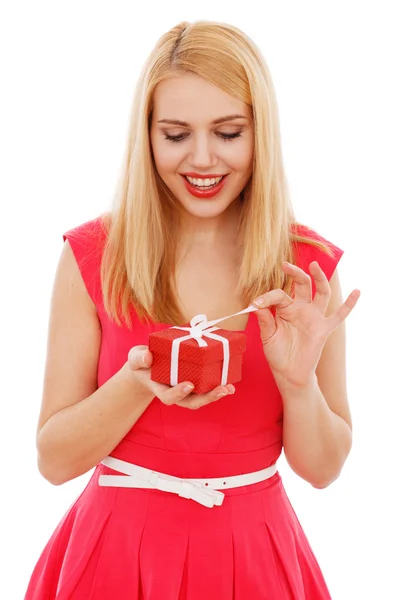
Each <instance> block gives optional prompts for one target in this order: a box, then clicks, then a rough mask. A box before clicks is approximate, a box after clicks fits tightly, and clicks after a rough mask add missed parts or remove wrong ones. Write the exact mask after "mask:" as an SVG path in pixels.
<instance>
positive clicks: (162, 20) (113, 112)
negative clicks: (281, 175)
mask: <svg viewBox="0 0 400 600" xmlns="http://www.w3.org/2000/svg"><path fill="white" fill-rule="evenodd" d="M397 8H398V3H397V2H395V1H394V2H388V1H386V2H385V1H382V0H380V1H379V2H377V1H376V2H361V1H360V2H357V1H351V0H347V1H336V2H335V3H333V2H329V3H328V2H321V1H314V2H311V1H307V0H303V1H302V2H296V1H293V2H288V1H282V0H281V1H280V2H272V1H265V0H264V1H263V2H254V1H253V2H252V1H249V0H246V2H237V3H235V2H232V1H229V2H228V1H225V0H220V2H216V1H215V0H213V1H212V2H210V1H205V0H203V1H202V2H201V3H191V2H188V1H187V0H185V1H184V2H178V1H174V0H169V1H168V2H134V1H133V0H132V1H131V2H125V1H114V2H104V1H96V2H94V1H87V0H81V1H79V2H78V1H76V0H73V1H71V0H70V1H69V2H54V1H53V2H50V1H48V2H45V1H43V0H36V2H28V1H26V2H21V1H20V2H18V1H13V2H11V0H9V1H8V2H3V3H2V5H1V14H0V44H1V47H0V56H1V59H2V65H1V86H2V92H1V99H0V102H1V105H2V106H1V111H0V130H1V136H0V159H1V163H0V164H1V180H0V185H1V190H0V194H1V235H0V244H1V248H0V260H1V272H2V279H1V295H0V301H1V316H2V327H1V338H0V344H1V357H2V358H1V363H0V365H1V367H0V368H1V420H0V428H1V431H0V433H1V435H0V444H1V460H0V464H1V477H0V481H1V506H2V513H1V523H0V525H1V534H0V544H1V548H0V550H1V553H2V556H1V560H0V564H1V571H2V573H1V577H0V588H1V589H0V597H1V598H4V600H19V599H22V598H23V595H24V590H25V588H26V585H27V583H28V579H29V577H30V574H31V571H32V569H33V567H34V564H35V562H36V561H37V559H38V558H39V554H40V552H41V551H42V549H43V547H44V545H45V543H46V541H47V539H48V537H49V536H50V535H51V533H52V531H53V530H54V528H55V526H56V524H57V523H58V521H59V519H60V518H61V517H62V515H63V514H64V512H65V511H66V510H67V508H68V507H69V506H70V504H71V503H72V502H73V501H74V499H75V498H76V497H77V495H78V494H79V493H80V491H81V490H82V489H83V487H84V485H85V483H86V481H87V480H88V478H89V474H87V475H84V476H82V477H80V478H79V479H77V480H75V481H72V482H69V483H67V484H65V485H64V486H61V487H53V486H51V485H50V484H49V483H47V482H46V481H45V480H44V479H42V478H41V476H40V475H39V474H38V472H37V469H36V454H35V428H36V421H37V417H38V412H39V406H40V399H41V384H42V376H43V367H44V359H45V347H46V334H47V319H48V308H49V300H50V294H51V287H52V283H53V277H54V271H55V267H56V264H57V261H58V257H59V254H60V251H61V246H62V241H61V240H62V233H63V232H64V231H65V230H67V229H68V228H70V227H73V226H75V225H78V224H79V223H82V222H84V221H86V220H88V219H91V218H94V217H96V216H97V215H98V214H99V213H100V212H102V211H103V210H105V209H107V208H108V206H109V204H110V200H111V198H112V195H113V193H114V189H115V184H116V180H117V177H118V173H119V167H120V163H121V160H122V154H123V150H124V144H125V139H126V132H127V126H128V113H129V110H130V105H131V100H132V94H133V89H134V85H135V83H136V78H137V76H138V73H139V70H140V68H141V66H142V64H143V62H144V60H145V58H146V56H147V54H148V53H149V51H150V49H151V48H152V46H153V45H154V43H155V42H156V40H157V38H158V37H159V36H160V35H161V34H162V33H163V32H164V31H166V30H167V29H169V28H170V27H172V26H173V25H175V24H177V23H178V22H180V21H182V20H185V19H188V20H195V19H198V18H205V19H207V20H221V21H225V22H228V23H231V24H233V25H237V26H239V27H241V28H242V29H243V30H244V31H245V32H246V33H247V34H249V35H250V36H251V37H252V38H253V39H254V41H255V42H256V43H257V44H258V45H259V47H260V48H261V50H262V52H263V53H264V55H265V57H266V60H267V63H268V64H269V66H270V69H271V72H272V76H273V80H274V82H275V86H276V91H277V96H278V103H279V107H280V121H281V130H282V140H283V149H284V160H285V166H286V171H287V176H288V180H289V183H290V190H291V195H292V200H293V204H294V206H295V209H296V211H297V216H298V218H299V219H300V220H302V221H303V222H305V223H307V224H308V225H310V226H312V227H314V228H315V229H317V230H318V231H319V232H320V233H321V234H322V235H324V236H325V237H327V238H328V239H330V240H331V241H333V242H334V243H336V244H337V245H339V246H341V247H342V248H344V249H345V251H346V253H345V256H344V257H343V259H342V261H341V264H340V274H341V279H342V287H343V292H344V294H346V295H347V294H348V293H350V291H351V290H352V289H353V288H355V287H358V288H360V289H361V291H362V297H361V300H360V302H359V305H358V306H357V308H356V310H355V311H354V313H353V314H352V315H351V316H350V317H349V319H348V324H347V332H348V392H349V400H350V404H351V408H352V415H353V420H354V444H353V449H352V452H351V455H350V457H349V459H348V461H347V463H346V465H345V468H344V470H343V472H342V475H341V477H340V478H339V480H337V481H336V482H335V483H334V484H333V485H332V486H330V487H329V488H328V489H325V490H322V491H320V490H315V489H313V488H312V487H310V486H309V485H308V484H306V483H305V482H304V481H302V480H300V479H299V478H298V477H297V476H296V475H295V474H293V473H292V472H290V471H289V469H288V467H287V465H286V463H285V462H284V459H281V461H280V471H281V474H282V476H283V478H284V481H285V483H286V488H287V491H288V494H289V497H290V499H291V501H292V502H293V504H294V507H295V509H296V511H297V514H298V516H299V518H300V521H301V522H302V524H303V527H304V529H305V531H306V534H307V536H308V537H309V539H310V542H311V544H312V546H313V549H314V551H315V553H316V555H317V557H318V560H319V563H320V565H321V567H322V570H323V572H324V575H325V577H326V580H327V582H328V585H329V587H330V589H331V593H332V596H333V598H334V600H358V599H363V600H366V599H368V600H369V599H373V600H378V599H379V600H381V599H385V600H391V599H392V598H393V599H395V598H400V583H399V581H398V567H399V550H398V539H399V534H400V528H399V516H398V506H399V495H398V493H397V492H396V491H395V488H396V487H397V486H398V482H397V481H396V479H397V477H398V474H399V468H398V460H399V451H398V419H399V408H398V406H399V385H398V381H399V380H398V373H399V350H398V340H399V333H400V331H399V308H398V298H399V284H398V278H399V275H398V273H399V261H398V254H399V253H398V242H397V236H398V222H397V220H396V216H395V215H398V203H399V199H400V194H399V188H400V186H399V139H400V122H399V106H400V92H399V70H400V69H399V56H400V43H399V39H400V38H399V20H398V17H397V18H396V17H395V14H396V10H395V9H397ZM396 265H397V266H396Z"/></svg>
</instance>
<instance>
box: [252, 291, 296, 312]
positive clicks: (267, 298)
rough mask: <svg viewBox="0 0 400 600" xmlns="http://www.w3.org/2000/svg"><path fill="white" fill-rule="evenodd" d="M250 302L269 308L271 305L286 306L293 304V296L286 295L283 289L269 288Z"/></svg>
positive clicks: (259, 306)
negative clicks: (268, 290)
mask: <svg viewBox="0 0 400 600" xmlns="http://www.w3.org/2000/svg"><path fill="white" fill-rule="evenodd" d="M252 304H254V305H255V306H257V307H258V308H269V307H271V306H275V307H276V308H287V307H288V306H290V305H291V304H293V298H291V297H290V296H288V295H287V294H286V293H285V292H284V291H283V290H271V291H270V292H267V293H266V294H263V295H262V296H260V297H259V298H256V299H255V300H254V301H253V302H252Z"/></svg>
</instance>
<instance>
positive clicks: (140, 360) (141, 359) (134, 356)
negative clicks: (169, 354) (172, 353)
mask: <svg viewBox="0 0 400 600" xmlns="http://www.w3.org/2000/svg"><path fill="white" fill-rule="evenodd" d="M152 362H153V355H152V353H151V352H150V350H149V348H148V346H134V347H133V348H131V349H130V350H129V352H128V363H129V366H130V368H131V369H132V371H137V370H138V369H148V368H149V367H151V364H152Z"/></svg>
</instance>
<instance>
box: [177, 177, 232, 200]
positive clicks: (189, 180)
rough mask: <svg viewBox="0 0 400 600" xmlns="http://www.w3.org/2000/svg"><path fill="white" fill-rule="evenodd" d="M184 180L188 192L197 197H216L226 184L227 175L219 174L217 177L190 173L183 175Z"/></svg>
mask: <svg viewBox="0 0 400 600" xmlns="http://www.w3.org/2000/svg"><path fill="white" fill-rule="evenodd" d="M182 177H183V182H184V184H185V187H186V189H187V191H188V192H190V194H191V195H192V196H194V197H195V198H203V199H207V198H214V196H216V195H217V194H219V192H220V191H221V190H222V188H223V187H224V185H225V181H226V178H227V175H219V176H217V177H205V178H199V177H191V176H190V175H182Z"/></svg>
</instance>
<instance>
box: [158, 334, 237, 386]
mask: <svg viewBox="0 0 400 600" xmlns="http://www.w3.org/2000/svg"><path fill="white" fill-rule="evenodd" d="M188 333H189V332H188V331H184V330H182V329H172V328H169V329H164V330H163V331H157V332H155V333H151V334H150V336H149V350H150V351H151V352H152V354H153V364H152V367H151V378H152V380H153V381H157V382H158V383H165V384H167V385H169V384H170V381H171V379H170V378H171V348H172V342H173V340H175V339H176V338H179V337H185V336H186V335H188ZM214 333H216V334H217V335H219V336H222V337H225V338H226V339H227V340H228V342H229V353H230V357H229V368H228V378H227V383H237V382H238V381H240V380H241V378H242V355H243V352H244V351H245V349H246V336H245V335H244V334H243V333H240V332H238V331H227V330H225V329H218V330H217V331H215V332H214ZM203 339H204V340H205V341H206V343H207V346H199V344H198V343H197V342H196V340H194V339H190V340H185V341H184V342H181V344H180V346H179V355H178V356H179V361H178V383H180V382H182V381H191V382H192V383H193V385H194V390H193V393H195V394H204V393H206V392H209V391H211V390H213V389H215V388H216V387H217V386H218V385H220V384H221V378H222V365H223V347H222V342H220V341H218V340H214V339H212V338H208V337H206V336H204V337H203Z"/></svg>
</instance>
